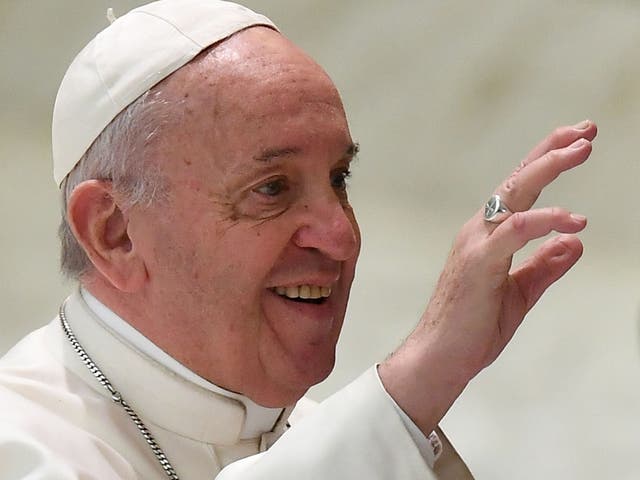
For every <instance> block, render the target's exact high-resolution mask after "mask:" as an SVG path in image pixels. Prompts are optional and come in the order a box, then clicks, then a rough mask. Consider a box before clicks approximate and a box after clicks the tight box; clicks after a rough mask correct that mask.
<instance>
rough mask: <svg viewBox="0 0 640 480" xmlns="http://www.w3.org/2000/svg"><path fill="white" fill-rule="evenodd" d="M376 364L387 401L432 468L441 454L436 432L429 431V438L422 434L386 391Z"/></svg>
mask: <svg viewBox="0 0 640 480" xmlns="http://www.w3.org/2000/svg"><path fill="white" fill-rule="evenodd" d="M378 366H379V365H377V364H376V376H377V377H378V382H379V383H380V388H382V389H383V390H384V391H385V393H386V394H387V395H388V396H389V401H390V402H391V403H393V406H394V408H395V409H396V413H397V414H398V415H400V418H401V419H402V423H404V426H405V428H406V429H407V431H408V432H409V435H411V438H412V439H413V441H414V443H415V444H416V446H417V447H418V450H419V451H420V454H421V455H422V458H424V460H425V462H427V465H429V466H430V467H431V468H433V466H434V465H435V463H436V460H437V459H438V458H439V457H440V455H441V454H442V442H441V441H440V437H438V434H437V433H436V432H431V434H430V435H429V438H427V437H425V436H424V434H423V433H422V431H421V430H420V429H419V428H418V426H417V425H416V424H415V423H413V420H411V419H410V418H409V415H407V414H406V413H405V412H404V410H402V409H401V408H400V405H398V404H397V403H396V401H395V400H394V399H393V397H392V396H391V395H389V393H388V392H387V390H386V388H385V387H384V384H383V383H382V380H381V379H380V375H379V374H378Z"/></svg>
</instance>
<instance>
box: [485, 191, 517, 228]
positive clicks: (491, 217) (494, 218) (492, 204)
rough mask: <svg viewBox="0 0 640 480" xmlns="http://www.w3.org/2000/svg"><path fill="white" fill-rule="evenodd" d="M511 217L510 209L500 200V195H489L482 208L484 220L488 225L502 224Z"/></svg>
mask: <svg viewBox="0 0 640 480" xmlns="http://www.w3.org/2000/svg"><path fill="white" fill-rule="evenodd" d="M511 215H513V212H512V211H511V209H510V208H509V207H508V206H507V204H506V203H504V200H502V198H500V195H498V194H494V195H491V197H490V198H489V200H488V201H487V203H486V204H485V206H484V220H485V221H486V222H490V223H502V222H504V221H505V220H506V219H507V218H509V217H510V216H511Z"/></svg>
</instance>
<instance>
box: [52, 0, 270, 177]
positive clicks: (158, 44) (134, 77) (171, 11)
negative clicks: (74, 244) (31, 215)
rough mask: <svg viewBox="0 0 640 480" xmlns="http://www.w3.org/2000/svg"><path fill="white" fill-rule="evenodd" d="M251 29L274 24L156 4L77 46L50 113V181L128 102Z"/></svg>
mask: <svg viewBox="0 0 640 480" xmlns="http://www.w3.org/2000/svg"><path fill="white" fill-rule="evenodd" d="M254 25H264V26H268V27H271V28H274V29H276V26H275V25H274V24H273V22H271V20H269V19H268V18H267V17H265V16H263V15H259V14H257V13H255V12H253V11H251V10H249V9H248V8H246V7H243V6H241V5H236V4H235V3H231V2H224V1H219V0H160V1H158V2H153V3H150V4H148V5H144V6H142V7H138V8H136V9H134V10H131V11H130V12H129V13H127V14H126V15H123V16H122V17H120V18H118V19H117V20H116V21H115V22H114V23H112V24H111V25H109V26H108V27H107V28H105V29H104V30H103V31H102V32H100V33H99V34H98V35H96V37H95V38H94V39H93V40H91V42H89V44H87V46H86V47H85V48H84V49H82V51H81V52H80V53H79V54H78V55H77V56H76V58H75V59H74V60H73V62H72V63H71V65H70V66H69V69H68V70H67V72H66V74H65V76H64V78H63V80H62V84H61V85H60V89H59V90H58V95H57V97H56V102H55V106H54V109H53V128H52V144H53V176H54V179H55V181H56V183H57V184H58V185H60V184H61V183H62V181H63V180H64V178H65V177H66V176H67V174H68V173H69V172H70V171H71V170H73V167H74V166H75V165H76V164H77V163H78V161H79V160H80V158H81V157H82V155H84V153H85V152H86V150H87V149H88V148H89V147H90V146H91V144H92V143H93V141H94V140H95V139H96V137H97V136H98V135H99V134H100V132H102V130H103V129H104V128H105V127H106V126H107V125H108V124H109V123H110V122H111V120H113V119H114V118H115V117H116V115H118V113H120V112H121V111H122V110H123V109H124V108H125V107H126V106H127V105H129V104H130V103H131V102H133V101H134V100H135V99H136V98H138V97H139V96H140V95H142V94H143V93H144V92H146V91H147V90H149V89H150V88H151V87H153V86H154V85H155V84H157V83H158V82H160V81H161V80H163V79H164V78H166V77H167V76H169V75H170V74H172V73H173V72H175V71H176V70H177V69H179V68H180V67H182V66H183V65H185V64H186V63H188V62H189V61H190V60H191V59H193V58H194V57H195V56H196V55H198V53H200V52H201V51H203V50H204V49H206V48H207V47H209V46H211V45H213V44H214V43H217V42H219V41H221V40H224V39H225V38H227V37H229V36H230V35H232V34H234V33H236V32H238V31H240V30H243V29H245V28H247V27H250V26H254Z"/></svg>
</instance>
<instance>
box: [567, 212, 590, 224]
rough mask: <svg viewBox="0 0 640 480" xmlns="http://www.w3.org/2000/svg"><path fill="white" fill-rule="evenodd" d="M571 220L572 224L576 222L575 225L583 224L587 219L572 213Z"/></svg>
mask: <svg viewBox="0 0 640 480" xmlns="http://www.w3.org/2000/svg"><path fill="white" fill-rule="evenodd" d="M571 219H572V220H573V221H574V222H577V223H583V222H586V221H587V217H585V216H584V215H580V214H577V213H572V214H571Z"/></svg>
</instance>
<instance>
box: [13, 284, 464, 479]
mask: <svg viewBox="0 0 640 480" xmlns="http://www.w3.org/2000/svg"><path fill="white" fill-rule="evenodd" d="M83 295H84V296H85V297H87V298H86V300H85V298H83ZM87 302H89V303H91V307H90V306H89V305H88V304H87ZM100 309H103V310H100ZM96 312H98V313H99V315H98V314H96ZM105 312H108V313H105ZM65 314H66V318H67V321H68V322H69V324H70V326H71V329H72V330H73V333H74V334H75V336H76V338H77V340H78V341H79V342H80V344H81V345H82V347H83V348H84V350H86V352H87V353H88V355H89V356H90V357H91V360H92V361H93V362H95V364H96V365H97V366H98V367H99V368H100V369H101V370H102V372H103V373H104V374H105V375H106V377H107V378H108V379H109V380H110V381H111V383H112V384H113V387H114V388H115V389H116V390H118V392H120V393H121V394H122V397H123V398H124V399H125V400H126V402H127V403H128V404H129V405H130V406H131V407H132V408H133V409H134V410H135V411H136V412H137V413H138V415H140V417H141V418H142V420H143V421H144V423H145V424H146V426H147V427H148V429H149V430H150V431H151V433H152V434H153V436H154V437H155V439H156V440H157V442H158V444H159V445H160V447H161V448H162V450H163V451H164V453H165V454H166V455H167V457H168V459H169V461H170V462H171V464H172V465H173V467H174V468H175V470H176V472H177V474H178V475H179V477H180V479H181V480H203V479H214V478H215V479H217V480H249V479H278V480H288V479H291V480H294V479H295V480H315V479H318V480H319V479H323V480H325V479H332V480H346V479H357V480H365V479H372V480H378V479H380V480H382V479H385V480H386V479H388V480H391V479H394V480H395V479H407V480H412V479H420V480H429V479H440V480H445V479H447V480H448V479H451V480H453V479H455V480H465V479H472V478H473V477H472V476H471V474H470V473H469V471H468V470H467V468H466V466H465V465H464V463H463V462H462V460H461V459H460V457H459V456H458V455H457V453H456V452H455V450H454V449H453V447H452V446H451V445H450V444H449V443H448V441H447V439H446V437H445V436H444V435H443V434H442V432H441V431H438V436H439V439H440V441H441V442H442V445H441V446H437V447H436V449H437V450H440V449H441V452H435V453H436V454H439V456H438V455H436V454H434V453H433V452H425V448H424V444H425V443H426V442H428V440H427V439H424V437H422V439H416V434H415V431H414V432H412V433H411V427H412V425H408V424H407V417H406V416H404V418H403V415H404V414H403V413H402V412H400V411H399V409H398V407H397V405H395V404H394V402H393V400H392V399H391V397H389V395H388V394H387V393H386V392H385V390H384V387H383V386H382V384H381V382H380V380H379V378H378V376H377V372H376V369H375V367H374V368H371V369H370V370H368V371H367V372H365V373H364V374H363V375H362V376H361V377H360V378H358V379H357V380H355V381H354V382H353V383H351V384H350V385H348V386H347V387H345V388H344V389H342V390H340V391H339V392H337V393H336V394H335V395H333V396H332V397H330V398H329V399H327V400H325V401H324V402H322V403H320V404H318V405H317V406H314V407H313V409H312V411H311V412H309V409H310V407H309V402H305V401H302V402H301V403H300V404H299V408H296V410H295V411H294V412H293V414H291V410H292V409H291V408H287V409H268V408H264V407H260V406H258V405H256V404H254V403H253V402H251V400H249V399H247V398H245V397H242V396H240V395H237V394H233V393H230V392H226V391H224V390H222V389H219V388H218V387H215V386H214V385H212V384H210V383H209V382H207V381H206V380H204V379H201V378H200V377H197V375H195V374H193V372H189V371H188V370H186V369H185V367H183V366H181V365H180V364H178V363H177V362H175V360H173V359H171V358H170V357H168V356H167V355H166V354H164V352H162V351H161V350H160V349H158V348H157V347H155V346H154V345H153V344H151V343H150V342H149V341H148V340H146V339H144V337H142V336H141V335H140V334H139V333H137V332H133V333H132V332H129V333H127V331H126V329H131V330H132V328H131V327H130V326H129V325H128V324H127V323H126V322H124V321H122V320H119V319H118V320H117V321H115V323H114V320H113V317H115V314H113V313H112V312H110V311H109V310H108V309H106V307H104V306H103V305H101V304H99V302H97V300H96V299H95V298H93V297H91V296H90V295H88V293H87V292H84V291H83V293H81V292H76V293H75V294H74V295H72V296H71V297H70V298H69V300H68V301H67V302H66V305H65ZM110 316H111V317H112V318H111V319H110V320H109V319H107V321H105V318H107V317H110ZM115 318H116V319H117V317H115ZM118 322H119V323H118ZM136 335H137V336H138V337H137V340H136V341H134V342H131V341H130V339H131V338H135V336H136ZM141 339H142V340H141ZM144 342H147V344H145V343H144ZM163 356H164V357H163ZM165 357H166V358H165ZM172 362H173V363H172ZM181 369H182V370H184V371H181ZM305 405H306V407H305ZM289 414H291V417H290V418H289ZM288 420H290V422H291V423H292V424H293V426H292V427H291V428H288ZM413 429H415V426H413ZM434 438H435V437H434ZM276 440H277V441H276ZM416 440H417V441H416ZM431 440H433V438H431ZM436 458H437V460H436ZM225 467H227V468H225ZM0 478H1V479H2V480H18V479H20V480H89V479H91V480H115V479H118V480H133V479H136V480H142V479H144V480H155V479H158V480H160V479H163V478H167V477H166V475H165V473H164V472H163V470H162V468H161V466H160V464H159V462H158V460H157V458H156V456H155V455H154V454H153V452H152V451H151V449H150V448H149V446H148V445H147V443H146V442H145V440H144V438H143V437H142V435H141V434H140V432H139V430H138V428H137V427H136V425H135V424H134V423H133V421H132V420H131V419H130V418H129V416H128V415H127V414H126V413H125V411H124V409H123V408H122V406H121V405H120V404H118V403H115V402H114V401H113V400H112V398H111V394H110V393H109V392H108V391H107V390H106V389H105V388H104V387H103V386H102V385H101V384H100V383H99V381H98V380H97V379H96V378H95V377H94V376H93V374H92V373H91V372H90V371H89V369H88V368H87V367H86V366H85V364H84V363H83V362H82V361H81V359H80V357H79V355H78V353H77V352H76V351H75V350H74V349H73V347H72V345H71V343H70V342H69V340H68V338H67V336H66V335H65V333H64V331H63V329H62V327H61V324H60V320H59V318H56V319H54V321H52V322H51V323H50V324H48V325H46V326H45V327H43V328H41V329H39V330H36V331H35V332H33V333H31V334H30V335H28V336H27V337H25V338H24V339H23V340H22V341H21V342H20V343H18V344H17V345H16V346H15V347H14V348H13V349H12V350H10V351H9V352H8V353H7V355H6V356H5V357H3V358H2V359H1V360H0Z"/></svg>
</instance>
